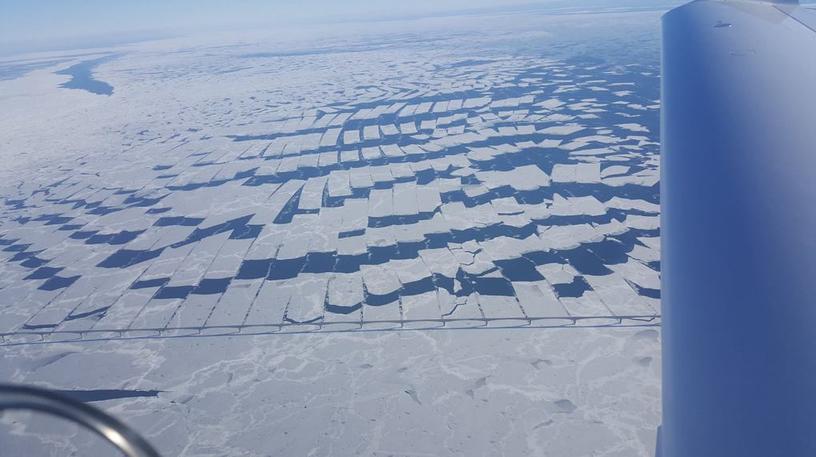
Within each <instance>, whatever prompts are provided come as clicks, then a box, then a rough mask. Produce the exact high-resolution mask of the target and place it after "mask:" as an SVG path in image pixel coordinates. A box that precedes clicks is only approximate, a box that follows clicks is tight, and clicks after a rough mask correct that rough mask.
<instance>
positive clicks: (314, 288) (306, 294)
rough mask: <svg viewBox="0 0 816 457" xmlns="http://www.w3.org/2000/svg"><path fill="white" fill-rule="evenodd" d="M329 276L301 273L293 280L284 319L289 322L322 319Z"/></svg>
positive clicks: (306, 321)
mask: <svg viewBox="0 0 816 457" xmlns="http://www.w3.org/2000/svg"><path fill="white" fill-rule="evenodd" d="M328 282H329V278H328V277H326V276H325V275H318V274H308V273H307V274H301V275H299V276H298V277H297V279H296V280H293V281H292V283H291V285H292V287H293V291H292V298H291V299H290V300H289V306H288V307H287V308H286V315H285V317H284V320H285V321H286V322H288V323H291V324H310V323H317V322H319V321H320V320H322V319H323V315H324V312H325V306H324V305H325V302H326V289H327V286H328Z"/></svg>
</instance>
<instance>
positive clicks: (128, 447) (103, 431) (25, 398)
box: [0, 384, 160, 457]
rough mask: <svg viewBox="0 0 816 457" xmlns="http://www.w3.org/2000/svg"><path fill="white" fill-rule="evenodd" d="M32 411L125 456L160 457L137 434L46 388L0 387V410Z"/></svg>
mask: <svg viewBox="0 0 816 457" xmlns="http://www.w3.org/2000/svg"><path fill="white" fill-rule="evenodd" d="M2 410H33V411H40V412H43V413H46V414H51V415H54V416H58V417H61V418H63V419H67V420H69V421H72V422H76V423H78V424H80V425H82V426H83V427H85V428H87V429H89V430H91V431H93V432H94V433H96V434H98V435H100V436H101V437H103V438H104V439H106V440H107V441H109V442H110V443H111V444H113V445H114V446H115V447H116V448H117V449H119V450H120V451H122V453H123V454H124V455H126V456H127V457H160V455H159V453H158V452H156V450H155V449H154V448H153V446H151V445H150V443H148V442H147V441H146V440H145V439H144V438H142V437H141V435H139V434H138V433H136V432H135V431H133V430H132V429H131V428H130V427H128V426H127V425H125V424H123V423H122V422H120V421H119V420H117V419H115V418H114V417H112V416H110V415H108V414H107V413H105V412H103V411H102V410H100V409H97V408H94V407H93V406H90V405H86V404H85V403H82V402H79V401H76V400H73V399H70V398H68V397H66V396H64V395H60V394H57V393H55V392H52V391H50V390H47V389H42V388H38V387H29V386H20V385H15V384H0V411H2Z"/></svg>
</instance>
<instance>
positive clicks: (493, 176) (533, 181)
mask: <svg viewBox="0 0 816 457" xmlns="http://www.w3.org/2000/svg"><path fill="white" fill-rule="evenodd" d="M476 177H477V178H478V179H479V180H480V181H482V182H483V183H484V184H485V186H487V187H488V188H490V189H495V188H499V187H503V186H510V187H512V188H513V189H516V190H519V191H529V190H536V189H539V188H541V187H547V186H549V185H550V177H549V176H548V175H547V173H545V172H543V171H542V170H541V169H540V168H538V167H537V166H536V165H523V166H520V167H517V168H516V169H514V170H513V171H481V172H477V173H476Z"/></svg>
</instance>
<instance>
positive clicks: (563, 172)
mask: <svg viewBox="0 0 816 457" xmlns="http://www.w3.org/2000/svg"><path fill="white" fill-rule="evenodd" d="M552 180H553V182H577V183H583V184H592V183H599V182H601V164H600V163H579V164H555V166H554V167H553V172H552Z"/></svg>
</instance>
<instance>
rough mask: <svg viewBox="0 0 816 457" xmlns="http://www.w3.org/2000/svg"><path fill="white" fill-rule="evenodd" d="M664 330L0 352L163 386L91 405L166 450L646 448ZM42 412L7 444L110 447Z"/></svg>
mask: <svg viewBox="0 0 816 457" xmlns="http://www.w3.org/2000/svg"><path fill="white" fill-rule="evenodd" d="M657 338H658V332H657V331H656V330H653V329H606V330H599V329H580V330H576V329H562V330H557V329H550V330H547V331H539V330H527V331H524V330H522V331H518V330H501V329H499V330H496V329H494V330H477V331H466V332H458V333H457V332H422V331H419V332H399V333H379V334H356V335H354V334H331V335H271V336H254V337H250V336H243V337H241V336H239V337H229V336H226V337H224V336H221V337H207V338H182V339H174V340H153V341H135V342H134V341H125V342H122V341H119V342H117V341H111V342H97V343H84V344H70V343H69V344H62V345H49V346H29V347H24V348H0V355H2V360H3V363H0V377H2V379H7V380H10V381H13V382H25V383H33V384H37V385H41V386H48V387H53V388H64V389H95V388H100V387H110V388H122V389H132V390H159V391H160V392H159V394H158V396H156V397H147V398H130V399H114V400H108V401H102V402H97V403H95V404H96V405H97V406H100V407H102V408H104V409H106V410H108V411H111V412H113V413H114V414H115V415H117V416H118V417H119V418H121V419H122V420H124V421H125V422H126V423H128V424H130V425H132V426H133V427H134V428H135V429H136V430H137V431H139V432H141V433H143V434H144V435H145V436H146V437H147V438H148V439H149V440H150V441H151V442H152V443H154V444H155V446H156V447H157V448H158V450H159V451H160V452H161V453H162V455H185V456H193V455H212V454H213V453H216V454H218V455H246V456H256V455H257V456H260V455H268V454H269V453H270V452H275V453H282V454H286V455H306V454H309V453H310V452H311V453H312V454H313V455H325V456H328V455H338V456H341V455H363V456H375V455H385V454H390V455H409V454H411V455H412V454H416V453H421V454H427V455H451V456H495V455H508V456H510V455H558V456H566V457H570V456H575V457H578V456H583V455H588V454H590V453H593V452H594V453H596V454H599V455H649V454H650V452H651V450H652V449H653V448H654V437H655V429H656V426H657V424H658V423H659V417H660V416H659V414H660V410H659V392H660V390H659V367H660V354H659V351H658V347H659V346H658V344H657ZM476 346H478V347H479V348H481V349H480V351H479V354H478V356H477V357H474V353H473V351H472V348H473V347H476ZM352 347H353V348H355V349H354V350H349V348H352ZM100 364H102V365H103V366H105V367H106V369H105V370H101V371H96V370H73V369H70V368H71V367H74V366H77V365H80V366H100ZM11 419H12V418H11V416H7V417H6V418H5V419H2V420H0V422H2V423H3V424H6V423H8V421H9V420H11ZM33 420H34V422H33V423H32V425H30V426H29V427H28V428H25V427H23V426H18V427H17V429H18V430H19V431H18V432H17V433H18V436H15V437H9V436H8V435H7V433H8V431H9V429H8V428H7V426H0V434H2V435H0V436H2V438H3V443H4V448H5V449H7V450H9V451H10V452H11V454H14V455H31V452H32V450H37V452H41V451H42V450H43V449H49V447H48V445H46V447H43V444H42V443H38V440H39V439H44V438H45V436H47V437H48V439H49V440H52V441H53V442H55V443H58V444H59V445H64V446H66V448H65V449H68V450H70V449H74V446H79V448H78V452H79V454H81V455H107V454H103V453H102V452H101V449H102V448H101V447H100V446H101V440H96V439H80V440H77V439H75V438H72V437H71V435H72V434H73V432H70V431H68V432H61V430H60V429H55V427H54V426H53V425H51V426H50V427H49V429H48V430H49V432H48V434H47V435H43V434H41V433H42V430H44V429H43V428H42V427H43V426H46V425H47V424H49V422H48V419H40V418H37V419H33ZM50 423H51V424H53V421H52V422H50ZM35 430H39V431H36V432H35ZM315 430H321V433H315V432H314V431H315ZM419 435H421V436H423V439H421V440H417V439H416V437H417V436H419ZM576 436H580V437H582V438H581V439H580V440H576V439H575V437H576ZM57 454H59V452H55V454H54V455H57Z"/></svg>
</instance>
